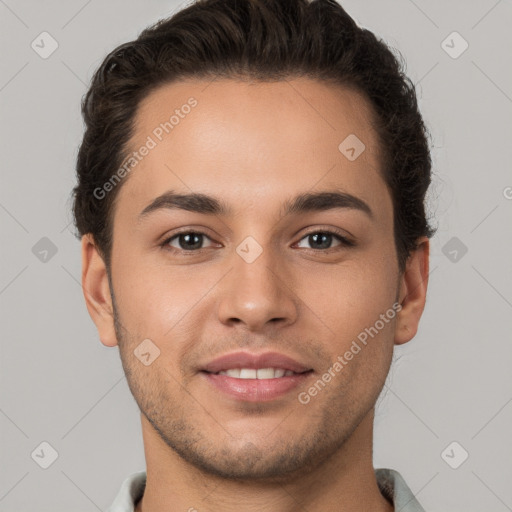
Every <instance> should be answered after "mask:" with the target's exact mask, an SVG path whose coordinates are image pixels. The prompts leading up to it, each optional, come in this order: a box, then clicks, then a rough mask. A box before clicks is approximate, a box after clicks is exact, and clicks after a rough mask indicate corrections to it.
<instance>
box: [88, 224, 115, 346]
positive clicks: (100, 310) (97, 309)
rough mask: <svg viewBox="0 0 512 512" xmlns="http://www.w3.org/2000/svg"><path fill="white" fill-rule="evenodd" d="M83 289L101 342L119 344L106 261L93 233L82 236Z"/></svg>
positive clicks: (107, 344) (112, 344)
mask: <svg viewBox="0 0 512 512" xmlns="http://www.w3.org/2000/svg"><path fill="white" fill-rule="evenodd" d="M81 243H82V291H83V293H84V298H85V304H86V306H87V310H88V311H89V315H90V316H91V318H92V321H93V322H94V323H95V324H96V328H97V329H98V334H99V337H100V340H101V342H102V343H103V344H104V345H106V346H108V347H114V346H115V345H117V338H116V334H115V328H114V315H113V308H112V298H111V295H110V285H109V282H108V275H107V268H106V266H105V262H104V261H103V258H102V257H101V255H100V253H99V252H98V248H97V247H96V244H95V243H94V238H93V237H92V235H91V234H90V233H89V234H86V235H84V236H83V237H82V242H81Z"/></svg>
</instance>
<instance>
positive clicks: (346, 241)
mask: <svg viewBox="0 0 512 512" xmlns="http://www.w3.org/2000/svg"><path fill="white" fill-rule="evenodd" d="M316 234H324V235H333V236H334V237H335V238H337V239H338V240H339V241H340V242H341V244H340V246H337V247H329V248H328V249H306V250H308V251H315V252H323V253H330V252H331V251H333V250H334V251H335V250H336V249H337V248H341V247H346V248H348V247H354V246H355V245H356V244H355V243H354V242H352V241H351V240H349V239H348V238H347V237H345V236H343V235H342V234H341V233H339V232H338V231H336V230H332V229H325V230H324V229H317V230H316V231H310V232H309V233H306V234H305V235H304V236H303V237H302V238H301V239H300V240H299V242H301V241H302V240H304V238H307V237H308V236H310V235H316ZM180 235H203V236H205V237H207V238H210V237H209V236H208V235H207V234H206V233H204V232H202V231H193V230H184V231H180V232H178V233H174V235H172V236H171V237H168V238H166V239H165V240H164V241H163V242H162V243H161V244H160V247H161V248H162V249H165V250H168V251H170V252H181V253H185V254H193V253H200V252H201V251H202V250H204V249H208V247H203V248H201V249H191V250H186V249H177V248H176V247H171V246H170V245H169V243H170V242H171V241H172V240H174V239H175V238H177V237H178V236H180Z"/></svg>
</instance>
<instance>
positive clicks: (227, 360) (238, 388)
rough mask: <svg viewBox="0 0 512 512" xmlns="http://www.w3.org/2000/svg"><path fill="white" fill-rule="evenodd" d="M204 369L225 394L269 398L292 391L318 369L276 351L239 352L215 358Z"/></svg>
mask: <svg viewBox="0 0 512 512" xmlns="http://www.w3.org/2000/svg"><path fill="white" fill-rule="evenodd" d="M200 373H201V374H203V375H204V376H205V378H206V380H207V381H208V383H209V384H210V385H211V386H212V387H213V388H214V389H215V390H216V391H221V392H222V393H223V394H224V395H227V396H229V397H231V398H235V399H236V400H242V401H248V402H266V401H270V400H274V399H276V398H278V397H281V396H283V395H285V394H286V393H289V392H291V391H292V390H293V389H294V388H296V387H297V386H299V385H301V384H303V383H304V382H305V380H306V379H307V378H308V377H309V376H310V375H311V374H312V373H314V370H313V369H312V368H308V367H307V366H305V365H304V364H302V363H299V362H298V361H296V360H294V359H292V358H290V357H288V356H285V355H283V354H279V353H276V352H267V353H263V354H251V353H249V352H236V353H232V354H227V355H224V356H221V357H219V358H217V359H215V360H213V361H211V362H210V363H208V364H206V365H205V366H204V367H203V368H202V369H201V372H200Z"/></svg>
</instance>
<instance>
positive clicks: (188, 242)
mask: <svg viewBox="0 0 512 512" xmlns="http://www.w3.org/2000/svg"><path fill="white" fill-rule="evenodd" d="M201 236H202V235H200V234H199V233H187V234H185V235H180V245H181V246H182V248H185V249H200V248H201V238H200V237H201ZM193 239H195V240H196V241H195V242H193V241H192V240H193ZM198 240H199V241H198ZM183 241H185V243H184V244H182V242H183Z"/></svg>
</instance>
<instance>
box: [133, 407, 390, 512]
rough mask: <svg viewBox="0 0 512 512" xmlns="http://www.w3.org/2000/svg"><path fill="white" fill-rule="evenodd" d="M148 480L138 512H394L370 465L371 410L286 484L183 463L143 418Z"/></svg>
mask: <svg viewBox="0 0 512 512" xmlns="http://www.w3.org/2000/svg"><path fill="white" fill-rule="evenodd" d="M141 421H142V427H143V437H144V449H145V456H146V466H147V480H146V488H145V492H144V496H143V498H142V500H140V501H139V503H138V504H137V506H136V509H135V512H164V511H165V512H174V511H178V510H187V511H190V512H194V511H196V512H218V511H220V510H222V511H223V512H231V511H238V512H241V511H243V512H252V511H260V512H267V511H268V512H270V511H272V512H294V511H296V510H297V509H298V508H302V509H303V510H309V511H311V512H314V511H321V510H336V511H340V512H344V511H350V512H362V511H365V510H372V511H373V512H392V511H393V506H392V505H391V504H390V503H389V502H388V501H387V500H386V499H385V498H384V497H383V496H382V494H381V493H380V491H379V488H378V485H377V480H376V478H375V472H374V468H373V461H372V438H373V410H372V411H370V413H369V414H368V415H367V416H366V417H365V418H364V419H363V421H362V422H361V423H360V424H359V426H358V427H357V428H356V430H355V431H354V432H353V433H352V435H351V436H350V437H349V438H348V439H347V440H346V441H345V442H344V443H343V445H342V446H341V447H340V448H339V449H338V450H337V451H335V452H334V453H332V454H329V455H328V456H327V457H326V458H325V459H324V460H323V461H322V462H321V463H320V464H318V465H317V466H316V467H313V468H307V471H304V472H303V473H301V474H300V475H295V476H294V477H290V478H288V479H287V480H284V479H283V480H281V481H279V482H278V481H274V482H268V481H267V482H265V483H261V482H258V481H233V480H225V479H221V478H219V477H217V476H214V475H210V474H205V473H204V472H202V471H200V470H199V469H197V468H196V467H194V466H192V465H191V464H189V463H188V462H186V461H184V460H183V459H182V458H181V457H180V456H178V455H177V454H176V453H175V452H174V451H173V450H171V449H170V448H169V447H168V446H167V445H166V444H165V443H164V441H163V440H162V439H161V438H160V437H159V436H158V434H157V433H156V432H155V430H154V429H153V427H152V426H151V424H150V423H149V422H148V421H147V420H146V418H145V417H144V415H141Z"/></svg>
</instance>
